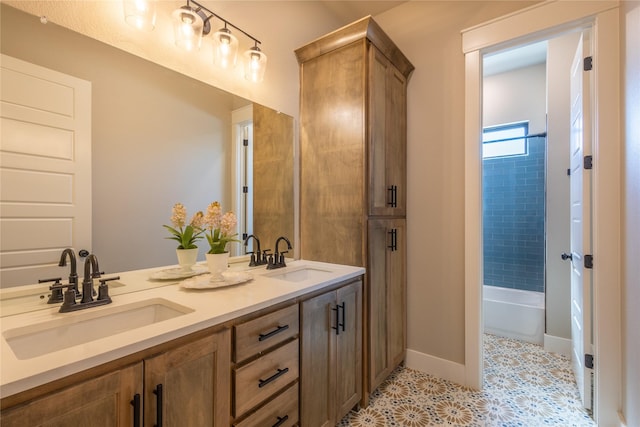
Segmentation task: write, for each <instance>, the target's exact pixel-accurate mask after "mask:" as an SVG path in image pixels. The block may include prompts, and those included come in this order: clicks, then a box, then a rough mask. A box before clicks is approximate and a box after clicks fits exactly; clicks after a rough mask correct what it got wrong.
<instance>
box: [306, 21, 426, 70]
mask: <svg viewBox="0 0 640 427" xmlns="http://www.w3.org/2000/svg"><path fill="white" fill-rule="evenodd" d="M365 38H366V39H367V40H369V41H370V42H371V43H373V44H374V45H375V46H376V47H377V48H378V49H380V51H381V52H382V53H383V54H384V55H385V56H386V57H387V58H389V60H390V61H391V62H392V63H393V64H394V65H395V66H396V67H397V68H398V70H400V72H401V73H402V74H403V75H404V76H405V78H408V77H409V75H410V74H411V72H412V71H413V70H414V68H415V67H414V66H413V64H411V62H410V61H409V60H408V59H407V57H406V56H405V55H404V54H403V53H402V51H401V50H400V49H398V47H397V46H396V45H395V43H394V42H393V41H392V40H391V38H389V36H388V35H387V34H386V33H385V32H384V31H383V30H382V28H381V27H380V26H379V25H378V23H376V22H375V21H374V20H373V18H372V17H371V16H366V17H364V18H362V19H360V20H358V21H356V22H354V23H352V24H349V25H347V26H344V27H342V28H340V29H338V30H336V31H333V32H332V33H329V34H327V35H326V36H323V37H322V38H319V39H316V40H314V41H312V42H311V43H308V44H306V45H305V46H303V47H300V48H298V49H296V51H295V53H296V57H297V58H298V62H299V63H300V64H302V63H304V62H306V61H308V60H310V59H312V58H316V57H318V56H320V55H323V54H325V53H327V52H331V51H332V50H335V49H338V48H340V47H343V46H346V45H348V44H350V43H353V42H355V41H358V40H361V39H365Z"/></svg>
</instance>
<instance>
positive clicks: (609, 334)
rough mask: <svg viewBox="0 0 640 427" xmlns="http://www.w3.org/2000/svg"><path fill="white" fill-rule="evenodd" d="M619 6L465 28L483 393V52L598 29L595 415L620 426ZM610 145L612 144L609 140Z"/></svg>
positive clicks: (476, 325)
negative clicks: (571, 31)
mask: <svg viewBox="0 0 640 427" xmlns="http://www.w3.org/2000/svg"><path fill="white" fill-rule="evenodd" d="M617 8H618V5H617V4H605V3H594V2H588V3H580V4H571V5H568V4H567V3H565V2H545V3H542V4H539V5H535V6H532V7H530V8H528V9H525V10H523V11H521V12H519V13H515V14H512V15H509V16H507V17H505V18H503V19H497V20H494V21H491V22H489V23H487V24H484V25H480V26H477V27H474V28H471V29H469V30H466V31H463V34H462V36H463V40H462V45H463V52H464V53H465V64H466V78H465V101H466V102H465V129H466V130H465V141H466V143H465V171H466V175H465V313H466V316H465V330H466V332H465V360H466V362H465V376H466V383H467V385H469V386H473V387H477V388H482V376H481V375H482V369H481V363H482V348H481V325H480V319H481V318H482V305H481V301H482V292H481V289H480V283H481V281H482V262H481V258H482V257H481V254H482V235H481V225H482V224H481V223H482V220H481V218H482V215H481V207H482V191H481V153H480V149H479V140H480V135H481V129H482V122H481V99H482V97H481V77H482V76H481V71H482V63H481V61H482V55H483V54H484V53H487V52H491V51H497V50H500V49H505V48H507V47H509V46H515V45H518V44H523V43H526V42H530V41H531V40H535V39H541V38H544V37H549V36H551V35H555V34H559V33H562V32H566V31H569V30H571V29H575V28H585V27H588V26H592V27H593V28H594V31H593V34H594V41H593V46H594V69H595V70H596V72H594V75H593V76H594V80H595V84H594V87H595V93H594V100H595V103H594V117H595V123H594V125H595V126H594V129H595V132H594V135H593V145H594V146H593V149H594V152H595V153H597V157H596V159H594V161H597V167H596V166H595V164H594V171H593V193H594V199H593V206H594V214H593V230H594V233H593V252H594V254H597V256H594V264H595V260H596V259H597V260H598V263H597V264H596V265H597V268H594V269H593V306H594V318H593V336H594V359H595V360H596V363H595V372H596V382H595V385H594V388H595V396H596V397H595V402H594V417H595V420H596V422H597V423H598V424H601V425H612V424H614V423H615V422H617V408H618V407H619V405H620V402H619V397H618V396H619V390H620V384H621V378H620V373H619V372H620V371H619V369H620V362H619V360H620V345H621V342H620V319H619V316H616V313H617V312H618V309H619V304H620V272H619V261H618V260H619V256H620V228H619V226H620V181H619V179H616V177H618V172H617V170H618V168H619V164H620V129H619V126H618V123H619V108H618V106H619V105H620V90H619V64H620V58H619V52H620V51H619V41H618V32H619V29H618V26H619V19H618V10H617ZM605 141H606V144H605V143H604V142H605Z"/></svg>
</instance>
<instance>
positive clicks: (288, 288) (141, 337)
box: [0, 260, 365, 397]
mask: <svg viewBox="0 0 640 427" xmlns="http://www.w3.org/2000/svg"><path fill="white" fill-rule="evenodd" d="M243 265H245V264H243ZM304 266H309V267H314V268H318V269H323V270H329V271H330V272H331V273H329V274H326V275H325V276H324V277H323V279H322V280H320V281H318V280H317V279H316V280H311V279H308V280H302V281H297V282H290V281H285V280H281V279H276V278H273V277H269V275H272V274H275V273H277V272H285V271H295V270H298V269H300V268H302V267H304ZM174 267H175V266H174ZM165 268H167V267H165ZM234 268H238V267H234ZM160 270H163V268H154V269H146V270H136V271H130V272H123V273H116V274H114V275H119V276H120V280H119V281H120V282H121V283H123V284H124V285H125V288H128V290H123V289H118V288H116V289H117V290H118V292H110V294H111V297H112V300H113V302H112V303H111V304H108V305H104V306H99V307H92V308H88V309H85V310H80V311H76V312H71V313H59V312H58V309H59V306H60V304H55V305H51V306H50V307H48V308H41V309H37V310H34V311H30V312H26V313H22V314H13V315H8V316H6V313H3V316H5V317H2V318H1V319H0V322H1V325H0V329H1V331H2V341H1V343H0V346H1V349H0V356H1V359H0V396H1V397H6V396H10V395H12V394H15V393H19V392H21V391H25V390H28V389H30V388H33V387H36V386H39V385H42V384H45V383H48V382H50V381H53V380H56V379H59V378H63V377H65V376H68V375H70V374H73V373H77V372H80V371H83V370H85V369H89V368H92V367H95V366H98V365H101V364H103V363H106V362H109V361H111V360H115V359H118V358H120V357H123V356H127V355H129V354H132V353H136V352H138V351H141V350H144V349H146V348H149V347H152V346H154V345H158V344H161V343H164V342H167V341H170V340H173V339H176V338H179V337H181V336H184V335H188V334H190V333H193V332H197V331H199V330H202V329H205V328H207V327H211V326H215V325H219V324H221V323H224V322H226V321H229V320H232V319H235V318H238V317H240V316H243V315H245V314H249V313H252V312H254V311H257V310H261V309H264V308H267V307H270V306H272V305H275V304H278V303H280V302H284V301H287V300H289V299H292V298H296V297H299V296H301V295H304V294H307V293H310V292H313V291H316V290H319V289H322V288H325V287H328V286H330V285H333V284H335V283H338V282H341V281H344V280H347V279H350V278H353V277H357V276H360V275H362V274H364V271H365V270H364V268H361V267H352V266H344V265H337V264H326V263H320V262H314V261H306V260H297V261H291V262H289V263H288V264H287V267H286V268H282V269H277V270H266V269H265V268H264V267H260V268H253V269H250V270H247V271H248V272H249V273H250V274H251V275H252V276H253V280H251V281H249V282H247V283H243V284H239V285H234V286H229V287H224V288H217V289H206V290H193V289H183V288H182V287H180V286H179V281H168V282H167V281H163V282H158V281H152V280H149V276H150V275H151V274H152V273H154V272H157V271H160ZM111 276H112V275H111V274H109V275H105V277H111ZM96 282H97V281H96ZM96 288H97V285H96ZM138 289H140V290H138ZM123 292H125V293H123ZM150 299H164V300H168V301H171V302H172V303H175V304H179V305H181V306H184V307H187V308H189V309H191V310H193V311H190V312H189V313H187V314H183V315H180V316H177V317H174V318H171V319H168V320H163V321H161V322H158V323H154V324H151V325H148V326H142V327H139V328H136V329H132V330H128V331H125V332H121V333H118V334H116V335H111V336H108V337H105V338H100V339H96V340H93V341H90V342H87V343H85V344H81V345H76V346H73V347H68V348H65V349H62V350H58V351H53V352H51V353H47V354H44V355H42V356H36V357H32V358H29V359H22V360H21V359H19V358H18V357H17V356H16V354H15V353H14V351H13V350H12V349H11V347H10V345H9V343H8V342H7V340H6V337H5V334H6V333H7V331H11V330H14V329H16V328H21V327H24V326H27V325H32V324H41V323H42V322H51V321H56V322H59V321H60V319H63V321H64V322H67V321H68V322H69V323H73V322H74V319H77V318H78V317H79V316H80V318H82V317H86V313H89V312H91V313H96V314H98V313H99V312H100V311H102V310H113V307H116V306H124V305H129V304H136V303H140V302H141V301H146V300H150ZM87 329H88V330H87V331H86V332H85V333H86V334H89V335H90V334H91V332H92V331H91V329H90V328H87ZM10 334H11V332H9V335H10Z"/></svg>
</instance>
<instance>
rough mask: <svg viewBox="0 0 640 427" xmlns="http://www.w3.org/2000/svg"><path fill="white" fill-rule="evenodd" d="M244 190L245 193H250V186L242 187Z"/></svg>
mask: <svg viewBox="0 0 640 427" xmlns="http://www.w3.org/2000/svg"><path fill="white" fill-rule="evenodd" d="M242 192H243V193H245V194H246V193H248V192H249V187H247V186H246V185H245V186H244V187H242Z"/></svg>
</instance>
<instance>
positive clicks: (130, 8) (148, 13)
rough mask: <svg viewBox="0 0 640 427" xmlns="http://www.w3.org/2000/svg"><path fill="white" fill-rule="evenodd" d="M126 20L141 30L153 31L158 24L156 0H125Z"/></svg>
mask: <svg viewBox="0 0 640 427" xmlns="http://www.w3.org/2000/svg"><path fill="white" fill-rule="evenodd" d="M122 5H123V7H124V20H125V21H126V22H127V23H128V24H129V25H132V26H134V27H136V28H137V29H139V30H144V31H152V30H153V29H154V28H155V26H156V0H123V3H122Z"/></svg>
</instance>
